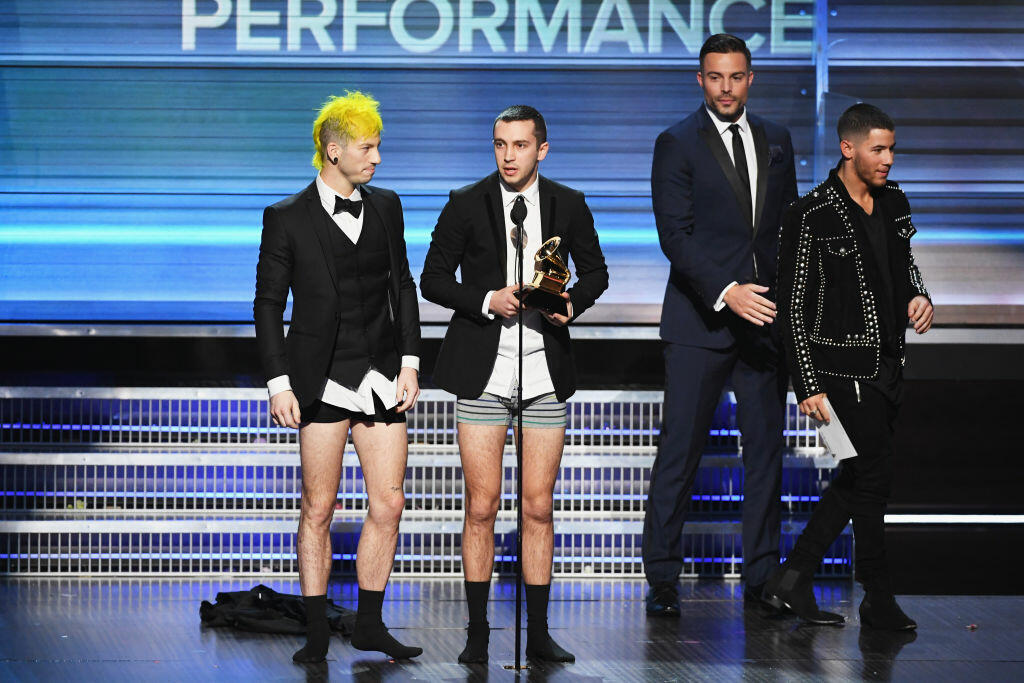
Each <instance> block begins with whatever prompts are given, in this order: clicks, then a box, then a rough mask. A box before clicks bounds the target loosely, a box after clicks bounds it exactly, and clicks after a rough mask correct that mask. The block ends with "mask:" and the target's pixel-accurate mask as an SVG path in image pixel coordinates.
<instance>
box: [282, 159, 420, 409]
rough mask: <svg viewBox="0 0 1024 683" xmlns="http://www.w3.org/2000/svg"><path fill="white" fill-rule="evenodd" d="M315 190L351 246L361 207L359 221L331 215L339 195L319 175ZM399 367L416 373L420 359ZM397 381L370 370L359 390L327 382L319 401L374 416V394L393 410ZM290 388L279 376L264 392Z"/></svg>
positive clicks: (357, 195)
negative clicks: (410, 369) (350, 241)
mask: <svg viewBox="0 0 1024 683" xmlns="http://www.w3.org/2000/svg"><path fill="white" fill-rule="evenodd" d="M316 190H317V192H318V193H319V194H320V204H321V205H322V206H323V207H324V211H326V212H327V215H328V216H331V218H332V220H334V224H335V225H337V226H338V227H339V228H340V229H341V231H342V232H344V233H345V235H346V236H348V238H349V239H350V240H352V243H353V244H356V243H358V242H359V236H360V235H361V234H362V232H363V216H365V215H366V207H365V206H364V207H363V210H362V211H360V212H359V217H358V218H356V217H355V216H353V215H352V214H350V213H349V212H347V211H341V212H339V213H334V198H335V197H339V196H341V195H339V194H338V193H337V192H335V191H334V190H332V189H331V188H330V187H329V186H328V185H327V183H325V182H324V179H323V178H321V177H320V176H319V175H317V177H316ZM362 198H363V195H362V193H361V192H360V191H359V188H358V187H356V188H355V189H354V190H352V194H350V195H349V196H348V197H344V199H350V200H352V201H354V202H358V201H362ZM402 367H403V368H412V369H413V370H416V371H419V369H420V359H419V356H402ZM397 379H398V378H397V377H393V378H391V379H388V378H387V377H385V376H384V375H382V374H380V373H379V372H377V371H376V370H374V369H373V368H370V369H369V370H367V371H366V374H365V375H363V381H362V382H360V383H359V387H358V388H357V389H356V390H355V391H353V390H352V389H349V388H347V387H343V386H341V385H340V384H338V383H337V382H335V381H334V380H331V379H328V380H327V383H326V384H325V385H324V391H323V394H322V395H321V396H320V400H321V401H323V402H324V403H330V404H331V405H332V406H338V407H339V408H345V409H346V410H353V411H356V412H360V413H366V414H367V415H373V414H374V413H375V412H376V409H375V408H374V405H373V395H374V394H377V396H378V397H379V398H380V401H381V403H383V404H384V407H385V408H393V407H395V406H396V405H398V397H397V393H398V383H397V381H396V380H397ZM291 388H292V385H291V381H290V380H289V379H288V375H280V376H278V377H275V378H273V379H272V380H270V381H269V382H267V390H268V391H269V392H270V395H271V397H273V396H274V395H275V394H279V393H281V392H282V391H288V390H290V389H291Z"/></svg>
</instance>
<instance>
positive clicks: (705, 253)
mask: <svg viewBox="0 0 1024 683" xmlns="http://www.w3.org/2000/svg"><path fill="white" fill-rule="evenodd" d="M747 120H748V121H749V122H750V129H751V134H752V136H753V138H754V151H755V153H756V156H757V202H756V204H755V206H754V216H753V217H751V216H750V214H749V211H750V209H749V205H750V201H749V199H748V200H747V201H746V202H741V198H742V197H743V195H744V193H745V192H746V189H745V188H743V186H742V183H741V181H740V178H739V175H738V174H737V173H736V167H735V166H734V165H733V163H732V161H731V159H730V158H729V153H728V152H727V151H726V148H725V144H724V143H723V141H722V136H721V135H719V133H718V130H717V128H715V125H714V123H713V122H712V120H711V116H710V115H709V114H708V112H707V109H706V108H705V106H704V104H703V103H701V105H700V107H699V108H698V109H697V111H696V112H694V113H693V114H691V115H690V116H688V117H686V118H685V119H683V120H682V121H680V122H679V123H677V124H675V125H674V126H672V127H671V128H669V129H668V130H666V131H664V132H662V133H661V134H660V135H659V136H658V140H657V142H655V144H654V162H653V164H652V168H651V199H652V201H653V204H654V218H655V221H656V223H657V226H658V239H659V241H660V242H661V249H662V251H663V252H665V255H666V256H667V257H668V260H669V263H670V264H671V266H672V268H671V271H670V274H669V279H668V285H667V286H666V288H665V300H664V303H663V304H662V309H661V338H662V339H664V340H665V341H669V342H673V343H676V344H685V345H688V346H700V347H704V348H727V347H730V346H732V345H733V344H734V343H735V342H736V338H737V336H741V335H744V334H750V333H755V332H756V330H755V329H754V328H755V326H754V325H753V324H751V323H749V322H747V321H745V320H743V319H741V318H739V317H738V316H737V315H735V314H734V313H733V312H732V311H730V310H729V308H728V307H726V308H724V309H722V310H721V311H719V312H715V311H714V305H715V301H716V300H717V299H718V296H719V295H720V294H721V293H722V290H723V289H724V288H725V286H726V285H728V284H729V283H730V282H733V281H735V282H738V283H740V284H744V283H748V282H757V283H758V284H761V285H767V286H773V285H774V283H775V272H776V261H777V255H778V238H779V227H780V225H781V223H782V212H783V209H785V208H786V206H788V205H789V204H790V203H791V202H793V201H795V200H796V199H797V189H796V169H795V167H794V164H793V143H792V141H791V140H790V136H789V131H788V130H786V129H785V128H784V127H782V126H779V125H776V124H774V123H772V122H770V121H766V120H764V119H762V118H760V117H757V116H754V115H753V114H751V113H750V112H749V111H748V112H747ZM768 296H769V297H772V296H774V291H772V292H769V293H768ZM757 329H760V328H757Z"/></svg>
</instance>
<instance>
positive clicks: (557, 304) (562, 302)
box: [515, 285, 569, 315]
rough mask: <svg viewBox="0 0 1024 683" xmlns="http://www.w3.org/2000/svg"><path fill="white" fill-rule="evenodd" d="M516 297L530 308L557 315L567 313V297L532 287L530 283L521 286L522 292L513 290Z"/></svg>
mask: <svg viewBox="0 0 1024 683" xmlns="http://www.w3.org/2000/svg"><path fill="white" fill-rule="evenodd" d="M515 295H516V297H518V298H519V300H520V301H522V302H523V303H524V304H526V305H527V306H529V307H530V308H539V309H541V310H542V311H547V312H548V313H557V314H558V315H569V307H568V306H567V305H566V304H568V303H569V300H568V299H563V298H562V296H561V294H556V293H555V292H549V291H547V290H544V289H534V288H532V287H531V286H530V285H526V286H525V287H523V290H522V292H515Z"/></svg>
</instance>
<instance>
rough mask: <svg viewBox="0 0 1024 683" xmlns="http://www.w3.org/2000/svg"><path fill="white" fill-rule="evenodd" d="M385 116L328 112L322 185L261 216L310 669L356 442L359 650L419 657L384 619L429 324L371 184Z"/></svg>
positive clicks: (318, 653)
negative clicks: (362, 504)
mask: <svg viewBox="0 0 1024 683" xmlns="http://www.w3.org/2000/svg"><path fill="white" fill-rule="evenodd" d="M378 107H379V103H378V102H377V101H376V100H374V99H373V98H371V97H369V96H367V95H364V94H363V93H359V92H349V93H346V95H345V96H344V97H332V98H331V99H329V100H328V101H327V102H326V103H325V104H324V106H323V108H322V109H321V110H320V115H319V116H318V117H317V119H316V122H315V123H314V125H313V142H314V145H315V146H316V153H315V155H314V157H313V165H314V166H315V167H316V168H317V169H318V170H319V174H318V175H317V177H316V179H315V180H314V181H313V182H312V183H310V184H309V186H308V187H306V189H304V190H303V191H302V192H299V193H298V194H295V195H292V196H291V197H288V198H287V199H284V200H282V201H280V202H278V203H277V204H274V205H273V206H269V207H267V208H266V209H265V210H264V212H263V237H262V241H261V243H260V256H259V264H258V265H257V267H256V298H255V301H254V303H253V314H254V317H255V320H256V342H257V345H258V346H259V352H260V359H261V361H262V364H263V370H264V372H265V375H266V379H267V388H268V389H269V391H270V413H271V415H272V416H273V419H274V422H276V423H277V424H278V425H280V426H282V427H290V428H292V429H298V430H299V454H300V458H301V463H302V510H301V514H300V517H299V531H298V543H297V545H298V559H299V582H300V584H301V587H302V595H303V600H304V602H305V606H306V615H307V643H306V646H305V647H303V648H302V649H301V650H299V651H298V652H296V653H295V655H294V656H293V657H292V659H294V660H295V661H296V662H302V663H311V662H320V661H323V660H324V657H325V656H326V654H327V646H328V641H329V637H330V629H329V626H328V623H327V616H326V600H327V595H326V594H327V580H328V576H329V574H330V571H331V539H330V527H331V519H332V517H333V515H334V509H335V504H336V502H337V496H338V484H339V482H340V477H341V461H342V453H343V452H344V450H345V441H346V438H347V436H348V432H349V430H350V429H351V431H352V441H353V443H354V444H355V447H356V454H357V455H358V456H359V462H360V465H361V466H362V470H363V480H364V482H365V486H366V493H367V497H368V499H369V510H368V513H367V515H366V521H365V522H364V524H363V530H362V534H361V536H360V538H359V546H358V548H357V557H356V574H357V577H358V581H359V607H358V613H357V617H356V624H355V632H354V634H353V636H352V645H353V646H354V647H355V648H356V649H359V650H377V651H381V652H385V653H387V654H388V655H390V656H391V657H394V658H396V659H399V658H408V657H415V656H416V655H418V654H420V653H421V652H422V651H423V650H422V649H421V648H418V647H408V646H406V645H403V644H402V643H399V642H398V641H397V640H395V639H394V638H393V637H392V636H391V635H390V634H389V633H388V630H387V628H386V627H385V626H384V622H383V620H382V618H381V605H382V603H383V600H384V588H385V586H386V585H387V582H388V577H389V576H390V574H391V567H392V564H393V563H394V557H395V544H396V542H397V539H398V522H399V520H400V519H401V516H402V510H403V509H404V508H405V495H404V493H403V483H404V481H405V466H406V458H407V455H408V440H407V437H406V426H405V412H406V411H408V410H409V409H410V408H411V407H412V406H413V404H414V403H415V402H416V398H417V397H418V396H419V381H418V371H419V345H420V325H419V309H418V306H417V302H416V284H415V282H413V279H412V275H411V274H410V273H409V261H408V258H407V256H406V250H405V239H404V237H403V231H404V222H403V220H402V204H401V201H400V200H399V198H398V195H397V194H395V193H394V192H392V191H391V190H385V189H383V188H378V187H371V186H370V185H367V184H366V183H368V182H369V181H370V179H371V178H373V174H374V171H375V170H376V167H377V164H379V163H380V162H381V158H380V134H381V131H382V129H383V124H382V122H381V118H380V113H379V110H378ZM289 289H290V290H291V292H292V299H293V306H292V318H291V326H290V328H289V330H288V335H287V337H286V336H285V334H284V325H283V315H284V309H285V302H286V301H287V298H288V290H289Z"/></svg>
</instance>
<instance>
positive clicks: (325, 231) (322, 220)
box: [306, 181, 338, 292]
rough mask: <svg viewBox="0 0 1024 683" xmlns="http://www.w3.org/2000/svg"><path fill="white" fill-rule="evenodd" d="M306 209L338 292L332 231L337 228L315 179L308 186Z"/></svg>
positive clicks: (335, 289) (332, 281)
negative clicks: (324, 203) (323, 203)
mask: <svg viewBox="0 0 1024 683" xmlns="http://www.w3.org/2000/svg"><path fill="white" fill-rule="evenodd" d="M306 209H307V210H308V211H309V218H310V221H309V224H310V225H312V226H313V232H314V233H315V234H316V238H317V241H318V242H320V251H321V252H322V253H323V255H324V261H326V262H327V272H329V273H330V274H331V283H332V284H333V285H334V291H335V292H337V291H338V273H337V270H336V269H335V267H334V250H333V249H332V248H331V232H330V231H331V229H332V228H334V229H337V228H336V226H334V225H333V223H332V221H331V220H330V217H329V216H328V215H327V212H326V211H324V207H323V205H322V204H321V203H320V193H319V192H317V189H316V182H315V181H314V182H313V183H312V184H311V185H310V186H309V187H307V188H306Z"/></svg>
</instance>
